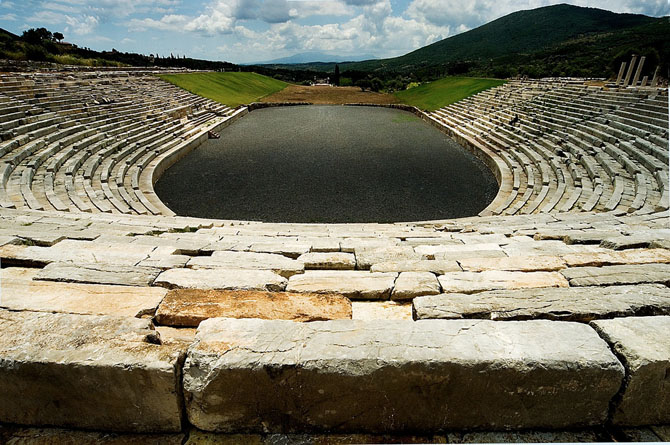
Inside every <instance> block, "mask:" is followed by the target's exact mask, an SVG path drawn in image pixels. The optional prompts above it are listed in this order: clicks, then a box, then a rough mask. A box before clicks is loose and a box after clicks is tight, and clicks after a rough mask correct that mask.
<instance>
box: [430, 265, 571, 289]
mask: <svg viewBox="0 0 670 445" xmlns="http://www.w3.org/2000/svg"><path fill="white" fill-rule="evenodd" d="M438 280H439V281H440V285H441V286H442V291H443V292H445V293H451V292H455V293H466V294H471V293H475V292H482V291H487V290H496V289H524V288H535V287H568V281H567V280H566V279H565V278H564V277H563V275H561V274H560V273H558V272H508V271H499V270H486V271H483V272H450V273H446V274H444V275H440V276H439V277H438Z"/></svg>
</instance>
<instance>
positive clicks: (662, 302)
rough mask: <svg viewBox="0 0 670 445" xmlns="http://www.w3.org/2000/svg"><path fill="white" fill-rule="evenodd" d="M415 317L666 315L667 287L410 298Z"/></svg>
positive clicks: (668, 308)
mask: <svg viewBox="0 0 670 445" xmlns="http://www.w3.org/2000/svg"><path fill="white" fill-rule="evenodd" d="M413 312H414V317H415V318H416V319H430V318H443V319H458V318H482V319H491V320H531V319H550V320H569V321H580V322H588V321H591V320H594V319H601V318H614V317H629V316H635V315H668V314H670V289H668V288H667V287H666V286H662V285H658V284H643V285H638V286H611V287H577V288H551V287H548V288H538V289H519V290H510V291H490V292H481V293H477V294H440V295H431V296H425V297H419V298H415V299H414V300H413Z"/></svg>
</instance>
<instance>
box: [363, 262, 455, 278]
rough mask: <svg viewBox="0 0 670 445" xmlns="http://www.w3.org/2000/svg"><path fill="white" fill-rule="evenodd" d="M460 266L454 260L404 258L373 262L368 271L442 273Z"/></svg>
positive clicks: (453, 270)
mask: <svg viewBox="0 0 670 445" xmlns="http://www.w3.org/2000/svg"><path fill="white" fill-rule="evenodd" d="M461 270H462V269H461V266H459V265H458V263H457V262H456V261H455V260H452V261H441V260H406V261H385V262H383V263H375V264H373V265H372V267H370V272H432V273H434V274H438V275H442V274H445V273H447V272H460V271H461Z"/></svg>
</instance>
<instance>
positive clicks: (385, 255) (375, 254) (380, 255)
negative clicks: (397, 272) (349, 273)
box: [355, 246, 421, 270]
mask: <svg viewBox="0 0 670 445" xmlns="http://www.w3.org/2000/svg"><path fill="white" fill-rule="evenodd" d="M355 253H356V265H357V267H358V269H361V270H367V269H370V267H371V266H372V265H373V264H375V263H382V262H385V261H402V260H418V259H421V256H420V255H418V254H417V253H416V252H414V249H413V248H412V246H390V247H384V248H377V249H372V248H356V249H355Z"/></svg>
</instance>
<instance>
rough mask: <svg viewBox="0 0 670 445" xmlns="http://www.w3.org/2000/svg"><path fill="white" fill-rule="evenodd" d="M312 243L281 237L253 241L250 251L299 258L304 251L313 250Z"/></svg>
mask: <svg viewBox="0 0 670 445" xmlns="http://www.w3.org/2000/svg"><path fill="white" fill-rule="evenodd" d="M311 248H312V245H311V244H309V243H304V242H300V241H283V240H281V238H278V239H276V240H272V241H267V242H262V243H253V244H251V246H249V251H250V252H261V253H276V254H279V255H283V256H287V257H290V258H294V259H295V258H298V257H299V256H300V255H302V254H303V253H307V252H309V251H310V250H311Z"/></svg>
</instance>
